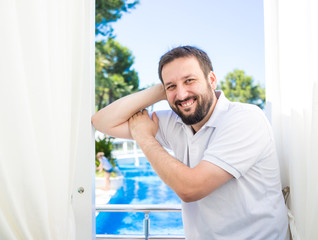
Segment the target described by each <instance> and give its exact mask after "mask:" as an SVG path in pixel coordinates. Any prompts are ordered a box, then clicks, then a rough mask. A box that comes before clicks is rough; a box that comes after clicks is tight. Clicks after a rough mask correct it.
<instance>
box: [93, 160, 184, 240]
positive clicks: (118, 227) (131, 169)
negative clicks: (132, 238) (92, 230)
mask: <svg viewBox="0 0 318 240" xmlns="http://www.w3.org/2000/svg"><path fill="white" fill-rule="evenodd" d="M118 166H119V168H120V171H121V172H122V174H123V175H124V182H123V186H122V187H121V188H120V189H118V191H117V192H116V194H115V195H114V196H113V197H112V198H111V200H110V202H109V204H136V205H137V204H139V205H142V204H180V203H181V201H180V199H179V197H178V196H177V195H176V194H175V193H174V192H173V191H172V190H171V189H170V188H169V187H168V186H167V185H166V184H165V183H164V182H162V181H161V179H160V178H159V177H158V175H157V174H156V173H155V172H154V171H153V169H152V168H151V166H150V164H149V163H148V162H147V160H146V159H145V158H140V166H138V167H136V166H135V165H134V164H133V163H132V161H131V160H130V159H126V160H120V161H118ZM149 216H150V234H173V235H174V234H176V235H183V234H184V232H183V225H182V217H181V213H180V212H162V213H157V212H156V213H150V214H149ZM143 219H144V213H139V212H136V213H135V212H128V213H125V212H116V213H113V212H111V213H107V212H101V213H99V215H98V216H97V217H96V233H97V234H143Z"/></svg>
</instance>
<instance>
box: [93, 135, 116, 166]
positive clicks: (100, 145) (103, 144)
mask: <svg viewBox="0 0 318 240" xmlns="http://www.w3.org/2000/svg"><path fill="white" fill-rule="evenodd" d="M112 149H113V143H112V138H110V137H109V138H103V139H100V138H99V137H98V140H95V157H96V155H97V153H99V152H103V153H104V154H105V157H106V158H108V160H109V162H110V163H111V164H112V165H113V167H116V160H115V158H113V157H112V154H111V152H112ZM95 163H96V166H98V165H99V161H98V160H97V158H96V159H95Z"/></svg>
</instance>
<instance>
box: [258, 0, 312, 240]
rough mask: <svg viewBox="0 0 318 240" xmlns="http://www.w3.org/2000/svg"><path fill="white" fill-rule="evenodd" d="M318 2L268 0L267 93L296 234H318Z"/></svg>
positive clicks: (306, 237) (305, 239) (308, 239)
mask: <svg viewBox="0 0 318 240" xmlns="http://www.w3.org/2000/svg"><path fill="white" fill-rule="evenodd" d="M317 13H318V1H316V0H264V16H265V56H266V61H265V62H266V98H267V101H268V106H269V108H270V112H271V121H272V125H273V128H274V133H275V137H276V142H277V148H278V151H279V156H280V161H281V172H282V178H283V185H289V186H290V189H291V190H290V191H291V192H290V199H289V200H290V201H289V208H290V228H291V233H292V235H293V239H294V240H295V239H302V240H312V239H318V174H317V172H318V74H317V70H318V14H317Z"/></svg>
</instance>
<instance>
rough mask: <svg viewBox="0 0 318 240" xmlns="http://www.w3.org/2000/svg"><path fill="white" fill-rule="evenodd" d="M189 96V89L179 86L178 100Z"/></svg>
mask: <svg viewBox="0 0 318 240" xmlns="http://www.w3.org/2000/svg"><path fill="white" fill-rule="evenodd" d="M187 97H188V91H187V89H186V88H185V87H183V86H178V88H177V95H176V98H177V100H184V99H186V98H187Z"/></svg>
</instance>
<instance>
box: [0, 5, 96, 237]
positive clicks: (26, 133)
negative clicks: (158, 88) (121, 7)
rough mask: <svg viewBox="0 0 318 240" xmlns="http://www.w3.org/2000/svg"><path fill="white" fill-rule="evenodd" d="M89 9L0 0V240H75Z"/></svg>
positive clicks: (88, 148)
mask: <svg viewBox="0 0 318 240" xmlns="http://www.w3.org/2000/svg"><path fill="white" fill-rule="evenodd" d="M93 5H94V4H92V1H83V0H45V1H43V0H29V1H24V0H16V1H10V0H3V1H1V2H0V31H1V32H0V33H1V38H0V52H1V54H0V109H1V113H0V115H1V118H0V190H1V197H0V239H47V240H49V239H75V231H76V226H75V219H74V210H73V206H72V201H73V200H72V192H73V188H74V176H75V171H74V168H75V166H76V163H77V161H78V159H79V158H82V157H83V156H84V157H87V158H86V160H87V161H89V155H90V152H91V146H89V145H88V146H83V145H81V141H80V137H81V136H83V135H82V132H89V134H90V133H91V126H90V115H91V112H89V111H90V110H91V109H92V108H90V106H89V107H87V105H88V103H87V102H92V101H91V99H89V98H87V95H88V94H87V93H86V91H87V89H88V88H90V86H91V83H90V82H91V81H94V79H91V72H92V69H91V64H90V62H91V61H92V57H91V53H92V49H93V48H92V47H91V46H92V44H94V43H93V38H91V39H90V37H89V36H90V35H92V34H93V35H92V36H94V30H93V28H94V21H92V19H93V18H92V16H91V15H92V14H91V13H94V10H93V9H92V6H93ZM83 122H84V123H83ZM83 126H84V127H83ZM84 147H86V149H85V148H84ZM81 148H82V150H80V149H81ZM79 154H81V156H79ZM90 231H91V229H90ZM78 239H79V238H78Z"/></svg>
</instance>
